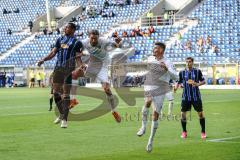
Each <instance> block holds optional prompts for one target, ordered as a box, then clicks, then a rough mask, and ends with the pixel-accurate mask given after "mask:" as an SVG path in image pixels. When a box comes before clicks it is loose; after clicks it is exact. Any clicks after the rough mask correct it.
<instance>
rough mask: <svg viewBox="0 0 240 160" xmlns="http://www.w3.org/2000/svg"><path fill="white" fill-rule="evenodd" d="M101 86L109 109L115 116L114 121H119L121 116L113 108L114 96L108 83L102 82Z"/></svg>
mask: <svg viewBox="0 0 240 160" xmlns="http://www.w3.org/2000/svg"><path fill="white" fill-rule="evenodd" d="M102 87H103V89H104V91H105V93H106V96H107V100H108V103H109V106H110V108H111V111H112V115H113V117H114V118H115V120H116V122H118V123H120V122H121V116H120V115H119V114H118V112H117V111H116V110H115V107H116V106H115V102H114V97H113V94H112V91H111V89H110V85H109V83H103V84H102Z"/></svg>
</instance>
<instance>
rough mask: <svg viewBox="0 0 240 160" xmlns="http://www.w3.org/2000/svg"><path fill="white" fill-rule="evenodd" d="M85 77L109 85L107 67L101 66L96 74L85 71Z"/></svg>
mask: <svg viewBox="0 0 240 160" xmlns="http://www.w3.org/2000/svg"><path fill="white" fill-rule="evenodd" d="M85 76H86V77H88V78H92V79H93V81H100V82H101V83H109V78H108V67H105V66H103V67H102V68H101V69H100V70H99V72H98V73H91V72H88V71H86V72H85Z"/></svg>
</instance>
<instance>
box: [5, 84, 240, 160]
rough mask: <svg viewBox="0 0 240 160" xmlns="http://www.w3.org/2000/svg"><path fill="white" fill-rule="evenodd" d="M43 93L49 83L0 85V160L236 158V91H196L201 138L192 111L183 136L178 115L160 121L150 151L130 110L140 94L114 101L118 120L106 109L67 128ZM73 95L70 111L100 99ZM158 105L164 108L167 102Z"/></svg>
mask: <svg viewBox="0 0 240 160" xmlns="http://www.w3.org/2000/svg"><path fill="white" fill-rule="evenodd" d="M133 90H140V89H133ZM126 94H130V93H126ZM48 96H49V88H45V89H38V88H36V89H28V88H13V89H0V160H40V159H41V160H42V159H43V160H54V159H56V160H123V159H124V160H126V159H129V160H143V159H148V160H156V159H159V160H167V159H168V160H169V159H174V160H183V159H184V160H239V159H240V116H239V115H240V91H239V90H202V98H203V105H204V111H205V116H206V131H207V136H208V138H207V140H206V141H203V140H201V139H200V125H199V121H198V118H197V114H196V113H195V112H193V111H192V118H191V121H188V125H187V129H188V135H189V137H188V138H187V139H186V140H182V139H181V138H180V133H181V126H180V122H179V121H178V119H175V120H166V119H162V120H161V121H160V123H159V128H158V130H157V134H156V137H155V140H154V146H153V147H154V148H153V151H152V153H147V152H146V151H145V146H146V144H147V140H148V136H149V130H150V123H148V130H147V132H146V134H145V135H144V136H143V137H141V138H139V137H137V136H136V132H137V130H138V128H139V127H140V125H141V122H140V121H139V120H138V118H137V116H136V115H138V113H139V112H140V111H141V107H142V105H143V98H138V99H137V104H136V106H134V107H129V106H127V105H126V104H125V103H124V102H123V101H122V100H121V99H120V100H119V106H118V111H119V112H120V113H121V115H122V116H123V119H124V120H123V122H122V123H121V124H117V123H116V122H115V121H114V119H113V117H112V115H111V114H110V113H108V114H106V115H104V116H101V117H98V118H96V119H92V120H89V121H80V122H79V121H78V122H69V123H68V128H67V129H62V128H60V126H59V125H54V124H53V120H54V119H55V114H54V112H49V111H48V107H49V100H48ZM180 97H181V91H180V90H179V91H178V93H177V94H176V96H175V101H174V114H175V115H179V112H180ZM78 99H79V101H80V105H79V106H77V107H76V108H74V109H73V110H72V112H76V113H77V112H85V111H87V110H90V109H91V108H94V107H96V106H97V105H98V104H99V103H100V101H99V100H96V99H94V98H89V97H78ZM164 104H165V105H164V112H165V113H166V112H167V102H165V103H164ZM126 113H127V114H128V117H127V119H126ZM130 115H131V120H130ZM134 115H135V116H134ZM223 138H228V139H226V140H225V139H223ZM211 140H213V141H211Z"/></svg>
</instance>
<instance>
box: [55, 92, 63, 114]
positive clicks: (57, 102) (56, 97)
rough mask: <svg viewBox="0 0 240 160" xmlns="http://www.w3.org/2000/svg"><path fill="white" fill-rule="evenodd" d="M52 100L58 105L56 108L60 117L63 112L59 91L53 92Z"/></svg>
mask: <svg viewBox="0 0 240 160" xmlns="http://www.w3.org/2000/svg"><path fill="white" fill-rule="evenodd" d="M54 101H55V103H56V105H57V107H58V110H59V112H60V117H61V115H62V114H63V113H64V112H63V109H62V97H61V95H60V94H59V93H54Z"/></svg>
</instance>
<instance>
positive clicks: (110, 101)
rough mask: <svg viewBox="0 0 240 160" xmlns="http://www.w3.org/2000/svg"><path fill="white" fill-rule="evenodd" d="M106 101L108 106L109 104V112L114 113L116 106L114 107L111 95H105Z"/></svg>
mask: <svg viewBox="0 0 240 160" xmlns="http://www.w3.org/2000/svg"><path fill="white" fill-rule="evenodd" d="M107 100H108V104H109V106H110V108H111V111H112V112H114V111H115V107H116V106H115V102H114V97H113V95H107Z"/></svg>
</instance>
